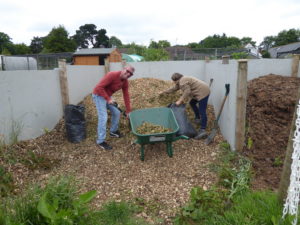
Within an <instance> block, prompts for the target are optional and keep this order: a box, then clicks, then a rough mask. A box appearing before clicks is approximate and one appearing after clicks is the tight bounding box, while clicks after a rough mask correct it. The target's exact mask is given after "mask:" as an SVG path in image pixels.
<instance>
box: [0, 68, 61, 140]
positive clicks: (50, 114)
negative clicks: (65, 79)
mask: <svg viewBox="0 0 300 225" xmlns="http://www.w3.org/2000/svg"><path fill="white" fill-rule="evenodd" d="M0 96H1V97H0V106H1V107H0V135H2V136H3V137H4V138H5V140H6V142H7V141H8V140H9V139H10V134H11V132H12V126H13V127H14V128H16V127H20V128H21V129H20V134H19V139H20V140H26V139H30V138H35V137H38V136H39V135H41V134H43V133H44V129H45V128H47V129H50V130H51V129H53V128H54V126H55V125H56V124H57V122H58V121H59V119H60V118H61V117H62V107H61V104H62V103H61V94H60V84H59V74H58V71H57V70H52V71H1V72H0ZM13 133H15V134H17V133H18V132H17V131H14V132H13Z"/></svg>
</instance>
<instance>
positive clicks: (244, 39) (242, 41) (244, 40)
mask: <svg viewBox="0 0 300 225" xmlns="http://www.w3.org/2000/svg"><path fill="white" fill-rule="evenodd" d="M240 41H241V45H242V46H245V45H246V44H248V43H250V44H251V45H253V46H254V47H255V46H256V42H255V41H252V38H251V37H243V38H242V39H240Z"/></svg>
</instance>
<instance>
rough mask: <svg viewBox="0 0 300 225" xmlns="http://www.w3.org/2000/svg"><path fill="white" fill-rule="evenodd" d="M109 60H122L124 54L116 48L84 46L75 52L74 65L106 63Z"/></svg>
mask: <svg viewBox="0 0 300 225" xmlns="http://www.w3.org/2000/svg"><path fill="white" fill-rule="evenodd" d="M105 59H108V62H122V55H121V53H120V52H119V51H118V50H117V49H116V48H83V49H79V50H78V51H76V52H75V53H74V54H73V65H104V64H105Z"/></svg>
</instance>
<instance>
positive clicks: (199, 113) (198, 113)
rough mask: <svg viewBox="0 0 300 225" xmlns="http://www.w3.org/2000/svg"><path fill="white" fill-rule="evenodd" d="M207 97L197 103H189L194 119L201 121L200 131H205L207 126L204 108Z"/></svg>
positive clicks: (193, 101)
mask: <svg viewBox="0 0 300 225" xmlns="http://www.w3.org/2000/svg"><path fill="white" fill-rule="evenodd" d="M208 97H209V95H207V96H206V97H205V98H203V99H201V100H200V101H197V100H195V99H192V100H191V101H190V105H191V107H192V109H193V111H194V114H195V119H201V123H200V126H201V129H206V125H207V115H206V108H207V102H208ZM197 104H198V105H197Z"/></svg>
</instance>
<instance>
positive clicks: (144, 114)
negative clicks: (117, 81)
mask: <svg viewBox="0 0 300 225" xmlns="http://www.w3.org/2000/svg"><path fill="white" fill-rule="evenodd" d="M129 119H130V125H131V130H132V133H133V134H134V135H135V136H136V137H137V140H136V141H135V143H137V144H140V145H141V160H142V161H144V158H145V145H146V144H153V143H156V142H165V143H166V145H167V154H168V155H169V157H172V156H173V149H172V142H173V141H177V140H179V139H189V137H187V136H184V135H181V136H176V133H177V131H178V130H179V126H178V123H177V121H176V118H175V116H174V114H173V111H172V110H171V109H170V108H167V107H160V108H147V109H138V110H134V111H132V112H131V113H130V114H129ZM144 122H148V123H152V124H156V125H160V126H163V127H165V128H169V129H171V130H172V131H171V132H168V133H154V134H139V133H137V131H136V130H137V128H138V127H139V126H141V125H142V124H143V123H144Z"/></svg>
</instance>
